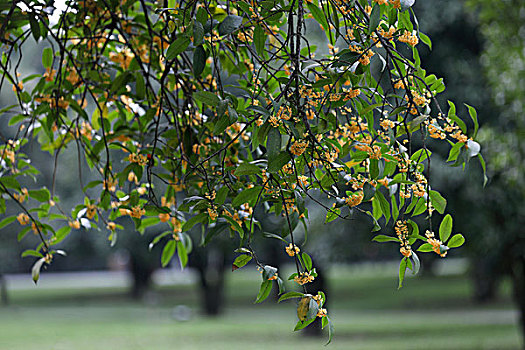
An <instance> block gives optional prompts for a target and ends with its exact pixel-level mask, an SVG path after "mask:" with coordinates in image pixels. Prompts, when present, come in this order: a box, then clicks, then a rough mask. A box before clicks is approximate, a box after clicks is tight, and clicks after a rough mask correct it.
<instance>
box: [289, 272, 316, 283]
mask: <svg viewBox="0 0 525 350" xmlns="http://www.w3.org/2000/svg"><path fill="white" fill-rule="evenodd" d="M293 280H294V281H295V282H297V283H298V284H299V285H301V286H302V285H303V284H306V283H309V282H312V281H313V280H314V276H312V275H310V274H309V273H308V272H301V273H300V274H299V275H297V276H295V277H294V279H293Z"/></svg>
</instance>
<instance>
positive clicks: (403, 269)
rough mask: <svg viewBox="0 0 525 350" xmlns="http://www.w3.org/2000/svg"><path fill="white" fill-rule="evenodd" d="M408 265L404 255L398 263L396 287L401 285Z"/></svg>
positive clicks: (398, 287)
mask: <svg viewBox="0 0 525 350" xmlns="http://www.w3.org/2000/svg"><path fill="white" fill-rule="evenodd" d="M407 266H408V259H407V258H406V257H404V258H403V259H401V263H400V264H399V285H398V286H397V289H400V288H401V287H403V280H404V279H405V272H406V269H407Z"/></svg>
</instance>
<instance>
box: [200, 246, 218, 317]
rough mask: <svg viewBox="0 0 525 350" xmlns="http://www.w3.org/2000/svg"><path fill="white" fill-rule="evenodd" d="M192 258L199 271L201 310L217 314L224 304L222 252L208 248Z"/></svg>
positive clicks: (210, 314) (207, 313) (213, 314)
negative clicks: (197, 256) (196, 257)
mask: <svg viewBox="0 0 525 350" xmlns="http://www.w3.org/2000/svg"><path fill="white" fill-rule="evenodd" d="M192 258H195V256H192ZM193 260H194V266H195V267H196V268H197V271H199V280H200V286H201V297H202V311H203V313H204V314H205V315H207V316H217V315H219V314H220V313H221V312H222V306H223V304H224V297H223V294H224V269H225V262H224V254H223V252H222V251H221V250H219V249H209V250H205V251H203V252H201V255H200V256H199V258H198V259H193Z"/></svg>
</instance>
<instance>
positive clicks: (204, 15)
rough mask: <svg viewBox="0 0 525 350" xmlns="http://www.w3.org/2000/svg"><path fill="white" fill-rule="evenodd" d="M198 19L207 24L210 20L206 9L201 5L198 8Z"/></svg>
mask: <svg viewBox="0 0 525 350" xmlns="http://www.w3.org/2000/svg"><path fill="white" fill-rule="evenodd" d="M196 18H197V21H199V22H200V23H201V24H202V25H205V24H206V22H207V21H208V13H207V12H206V9H205V8H204V7H199V8H198V10H197V16H196Z"/></svg>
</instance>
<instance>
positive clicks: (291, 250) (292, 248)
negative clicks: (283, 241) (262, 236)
mask: <svg viewBox="0 0 525 350" xmlns="http://www.w3.org/2000/svg"><path fill="white" fill-rule="evenodd" d="M300 251H301V249H299V247H298V246H296V245H295V244H292V243H290V245H288V246H287V247H286V254H288V255H289V256H294V255H295V254H299V252H300Z"/></svg>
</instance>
